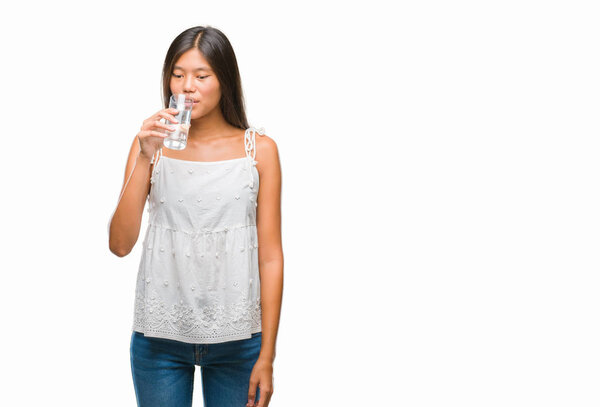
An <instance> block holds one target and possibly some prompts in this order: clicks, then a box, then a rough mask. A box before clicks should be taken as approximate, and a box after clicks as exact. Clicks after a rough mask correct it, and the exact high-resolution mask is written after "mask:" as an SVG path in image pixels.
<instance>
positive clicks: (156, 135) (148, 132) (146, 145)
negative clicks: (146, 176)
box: [137, 108, 179, 160]
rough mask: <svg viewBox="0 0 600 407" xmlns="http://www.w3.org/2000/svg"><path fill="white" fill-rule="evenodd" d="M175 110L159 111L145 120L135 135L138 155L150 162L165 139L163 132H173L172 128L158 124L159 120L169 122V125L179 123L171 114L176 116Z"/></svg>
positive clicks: (164, 124) (173, 128)
mask: <svg viewBox="0 0 600 407" xmlns="http://www.w3.org/2000/svg"><path fill="white" fill-rule="evenodd" d="M177 112H178V111H177V109H173V108H167V109H161V110H159V111H158V112H156V113H155V114H153V115H152V116H150V117H149V118H147V119H146V120H144V123H143V124H142V127H141V128H140V132H139V133H138V134H137V137H138V140H139V143H140V152H139V155H141V156H143V157H145V158H147V159H148V160H151V159H152V157H153V156H154V154H155V153H156V151H157V150H158V149H159V148H160V147H161V146H162V143H163V139H164V138H165V137H167V135H166V134H165V133H164V131H165V130H175V127H174V126H171V125H168V124H166V123H162V122H160V119H161V118H164V119H167V120H169V121H170V122H171V123H175V125H177V123H179V122H178V121H177V119H175V117H174V116H173V114H177Z"/></svg>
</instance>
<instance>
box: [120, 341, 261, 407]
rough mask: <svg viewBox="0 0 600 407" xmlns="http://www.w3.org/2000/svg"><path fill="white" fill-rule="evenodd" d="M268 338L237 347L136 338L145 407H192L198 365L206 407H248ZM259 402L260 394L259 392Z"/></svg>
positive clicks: (138, 384) (134, 368) (133, 350)
mask: <svg viewBox="0 0 600 407" xmlns="http://www.w3.org/2000/svg"><path fill="white" fill-rule="evenodd" d="M261 340H262V332H257V333H254V334H252V337H251V338H248V339H241V340H236V341H229V342H222V343H209V344H193V343H186V342H180V341H175V340H172V339H163V338H155V337H147V336H144V334H143V333H140V332H137V331H133V332H132V334H131V346H130V355H131V373H132V376H133V384H134V388H135V395H136V399H137V404H138V406H140V407H155V406H161V407H171V406H172V407H188V406H191V405H192V393H193V391H194V373H195V370H196V365H199V366H200V371H201V374H202V395H203V398H204V406H205V407H245V405H246V403H247V402H248V390H249V388H250V373H251V372H252V368H253V367H254V363H256V361H257V360H258V355H259V353H260V346H261ZM255 398H256V402H258V400H259V398H260V396H259V389H258V387H257V388H256V396H255Z"/></svg>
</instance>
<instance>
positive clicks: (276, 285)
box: [256, 136, 283, 363]
mask: <svg viewBox="0 0 600 407" xmlns="http://www.w3.org/2000/svg"><path fill="white" fill-rule="evenodd" d="M260 140H261V143H260V144H258V143H257V154H256V155H257V157H261V158H260V168H259V169H260V170H261V173H260V189H259V191H258V207H257V229H258V262H259V272H260V287H261V288H260V292H261V306H262V346H261V350H260V356H259V358H260V359H261V360H265V361H268V363H273V361H274V359H275V342H276V338H277V331H278V328H279V317H280V313H281V302H282V295H283V248H282V243H281V166H280V162H279V153H278V151H277V145H276V143H275V141H274V140H273V139H271V138H270V137H268V136H263V137H261V138H260Z"/></svg>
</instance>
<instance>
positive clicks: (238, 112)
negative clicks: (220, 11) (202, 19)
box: [162, 26, 248, 130]
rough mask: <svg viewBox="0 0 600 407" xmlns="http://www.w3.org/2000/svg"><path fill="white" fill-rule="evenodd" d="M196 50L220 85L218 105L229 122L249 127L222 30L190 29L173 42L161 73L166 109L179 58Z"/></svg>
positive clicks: (234, 62) (232, 56)
mask: <svg viewBox="0 0 600 407" xmlns="http://www.w3.org/2000/svg"><path fill="white" fill-rule="evenodd" d="M193 48H197V49H198V50H199V51H200V53H201V54H202V56H204V58H206V60H207V61H208V63H209V64H210V67H211V68H212V70H213V72H214V73H215V75H216V76H217V79H218V80H219V84H220V86H221V101H220V102H219V105H220V107H221V112H223V117H224V118H225V121H227V123H229V124H231V125H232V126H234V127H237V128H239V129H243V130H246V129H247V128H248V120H247V118H246V109H245V106H244V95H243V92H242V80H241V78H240V71H239V69H238V64H237V60H236V58H235V53H234V52H233V47H232V46H231V43H230V42H229V40H228V39H227V37H226V36H225V34H223V33H222V32H221V31H220V30H218V29H216V28H214V27H210V26H205V27H203V26H198V27H192V28H188V29H187V30H185V31H184V32H182V33H181V34H179V35H178V36H177V37H176V38H175V39H174V40H173V42H172V43H171V46H170V47H169V50H168V51H167V55H166V57H165V63H164V65H163V70H162V96H163V104H164V108H165V109H166V108H167V107H169V98H170V97H171V94H172V93H171V87H170V82H171V74H172V73H173V66H174V65H175V62H177V60H178V59H179V57H180V56H181V55H182V54H183V53H185V52H186V51H189V50H190V49H193Z"/></svg>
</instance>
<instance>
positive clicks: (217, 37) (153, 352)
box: [109, 26, 283, 407]
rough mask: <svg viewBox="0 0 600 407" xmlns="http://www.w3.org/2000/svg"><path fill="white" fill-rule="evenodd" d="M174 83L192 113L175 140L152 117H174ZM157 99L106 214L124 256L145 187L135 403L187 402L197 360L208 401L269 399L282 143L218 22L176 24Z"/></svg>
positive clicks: (211, 405) (277, 295)
mask: <svg viewBox="0 0 600 407" xmlns="http://www.w3.org/2000/svg"><path fill="white" fill-rule="evenodd" d="M182 93H183V94H186V95H187V96H188V97H189V98H191V99H193V100H194V102H195V103H194V105H193V108H192V116H191V127H190V128H189V133H188V141H187V146H186V148H185V149H183V150H170V149H168V148H166V147H165V148H163V139H164V138H165V134H164V131H165V130H167V129H173V127H171V126H170V125H167V124H164V123H162V122H161V121H160V119H167V120H169V121H170V122H171V123H175V124H176V120H175V116H174V115H175V114H176V111H175V110H174V109H169V108H167V106H168V101H169V98H170V96H171V95H172V94H182ZM163 102H164V106H165V108H164V109H162V110H160V111H158V112H157V113H155V114H153V115H152V116H150V117H149V118H148V119H146V120H144V122H143V124H142V126H141V130H140V132H139V133H138V134H137V135H136V137H135V138H134V140H133V144H132V146H131V150H130V153H129V158H128V161H127V166H126V172H125V178H126V179H125V182H124V185H123V188H122V190H121V196H120V198H119V203H118V205H117V208H116V210H115V212H114V214H113V216H112V219H111V221H110V223H109V239H110V242H109V246H110V250H111V252H113V253H114V254H116V255H117V256H120V257H122V256H126V255H127V254H128V253H129V252H130V251H131V250H132V248H133V246H134V245H135V243H136V241H137V239H138V236H139V232H140V224H141V219H142V214H143V210H144V206H145V200H146V199H148V203H149V207H148V211H149V212H150V217H149V222H148V229H147V231H146V234H145V238H144V241H143V251H142V258H141V261H140V266H139V271H138V278H137V285H136V295H135V307H134V308H135V315H134V323H133V332H132V337H131V346H130V352H131V368H132V376H133V381H134V388H135V393H136V398H137V402H138V405H139V406H145V407H148V406H162V407H165V406H178V407H179V406H186V405H188V406H189V405H191V403H192V392H193V385H194V372H195V366H196V365H199V366H200V367H201V368H200V370H201V374H202V393H203V398H204V405H205V406H206V407H227V406H237V407H239V406H242V405H244V404H245V405H247V406H253V405H257V406H261V407H263V406H267V405H268V404H269V400H270V398H271V395H272V393H273V361H274V358H275V342H276V336H277V330H278V326H279V316H280V310H281V299H282V290H283V250H282V243H281V210H280V202H281V168H280V162H279V155H278V150H277V145H276V143H275V141H273V139H271V138H270V137H268V136H266V135H264V132H262V131H261V130H256V129H255V128H253V127H249V126H248V123H247V119H246V113H245V110H244V101H243V94H242V87H241V80H240V75H239V71H238V66H237V61H236V58H235V54H234V51H233V49H232V47H231V44H230V43H229V40H228V39H227V37H225V35H224V34H223V33H222V32H221V31H219V30H217V29H215V28H212V27H208V26H207V27H193V28H190V29H188V30H186V31H184V32H182V33H181V34H180V35H179V36H177V38H175V40H174V41H173V43H172V44H171V46H170V48H169V50H168V52H167V55H166V58H165V63H164V66H163ZM257 132H258V133H259V134H260V135H261V137H258V138H257V137H256V133H257ZM128 175H129V176H128ZM259 180H260V188H259ZM242 403H243V404H242Z"/></svg>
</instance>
